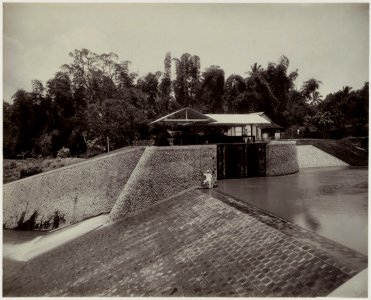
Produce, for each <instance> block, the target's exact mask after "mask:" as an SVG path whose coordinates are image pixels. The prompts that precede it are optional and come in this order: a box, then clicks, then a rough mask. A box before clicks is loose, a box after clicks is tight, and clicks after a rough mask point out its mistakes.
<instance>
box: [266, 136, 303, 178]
mask: <svg viewBox="0 0 371 300" xmlns="http://www.w3.org/2000/svg"><path fill="white" fill-rule="evenodd" d="M298 171H299V164H298V152H297V148H296V142H291V141H279V142H278V141H271V142H270V143H268V144H267V148H266V176H279V175H288V174H293V173H297V172H298Z"/></svg>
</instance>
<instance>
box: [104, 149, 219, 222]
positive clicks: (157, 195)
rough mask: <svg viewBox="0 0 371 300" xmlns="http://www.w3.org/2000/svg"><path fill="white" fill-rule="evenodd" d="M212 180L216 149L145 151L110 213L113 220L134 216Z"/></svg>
mask: <svg viewBox="0 0 371 300" xmlns="http://www.w3.org/2000/svg"><path fill="white" fill-rule="evenodd" d="M207 169H209V170H210V171H211V172H214V176H215V177H216V145H202V146H201V145H197V146H171V147H147V148H146V150H145V151H144V153H143V155H142V157H141V159H140V161H139V162H138V165H137V167H136V168H135V170H134V172H133V173H132V175H131V177H130V179H129V180H128V182H127V183H126V185H125V187H124V189H123V191H122V192H121V194H120V196H119V197H118V199H117V202H116V204H115V206H114V207H113V208H112V211H111V214H110V215H111V218H112V219H113V220H115V219H118V218H122V217H125V216H127V215H131V214H135V213H137V212H139V211H142V210H144V209H146V208H148V207H151V206H153V205H154V204H156V203H157V202H160V201H162V200H164V199H166V198H168V197H170V196H173V195H175V194H177V193H179V192H181V191H183V190H185V189H188V188H190V187H193V186H199V185H200V184H201V183H202V180H203V179H204V176H203V175H202V173H203V172H205V171H206V170H207Z"/></svg>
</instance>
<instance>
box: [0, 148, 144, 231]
mask: <svg viewBox="0 0 371 300" xmlns="http://www.w3.org/2000/svg"><path fill="white" fill-rule="evenodd" d="M143 152H144V147H137V148H134V149H133V148H132V149H130V150H122V151H120V152H118V153H114V154H111V155H106V156H103V157H98V158H93V159H89V160H87V161H85V162H82V163H78V164H74V165H71V166H67V167H63V168H60V169H57V170H53V171H50V172H46V173H42V174H38V175H35V176H31V177H28V178H25V179H21V180H18V181H14V182H12V183H8V184H5V185H4V186H3V225H4V226H5V227H6V228H15V227H17V225H18V222H19V221H20V220H21V219H22V215H23V221H27V220H29V219H30V218H31V216H32V215H34V216H36V218H35V220H34V225H35V226H39V225H45V228H42V229H49V227H50V226H52V224H53V221H54V218H55V216H56V212H58V216H59V219H60V220H59V225H63V224H65V225H67V224H72V223H75V222H78V221H81V220H83V219H86V218H89V217H92V216H96V215H99V214H101V213H106V212H109V211H110V210H111V209H112V207H113V205H114V204H115V202H116V200H117V197H118V196H119V195H120V192H121V191H122V189H123V188H124V186H125V183H126V182H127V180H128V179H129V177H130V175H131V173H132V171H133V169H134V168H135V166H136V165H137V162H138V161H139V159H140V157H141V156H142V153H143ZM35 212H36V214H37V215H35V214H34V213H35ZM48 222H49V225H48ZM35 229H37V227H36V228H35Z"/></svg>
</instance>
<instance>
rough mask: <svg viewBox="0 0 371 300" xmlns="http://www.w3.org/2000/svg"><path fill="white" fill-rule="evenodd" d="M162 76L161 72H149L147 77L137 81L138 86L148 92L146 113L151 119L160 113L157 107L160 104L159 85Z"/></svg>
mask: <svg viewBox="0 0 371 300" xmlns="http://www.w3.org/2000/svg"><path fill="white" fill-rule="evenodd" d="M160 76H161V73H160V72H157V74H153V73H148V74H147V75H146V76H145V77H143V78H140V79H139V80H138V82H137V87H138V88H139V89H141V90H142V92H144V93H145V94H147V97H145V98H146V101H147V103H146V104H145V105H142V106H145V109H146V114H147V117H148V118H149V119H154V117H155V116H156V115H157V114H158V113H159V109H158V107H157V104H158V86H159V77H160Z"/></svg>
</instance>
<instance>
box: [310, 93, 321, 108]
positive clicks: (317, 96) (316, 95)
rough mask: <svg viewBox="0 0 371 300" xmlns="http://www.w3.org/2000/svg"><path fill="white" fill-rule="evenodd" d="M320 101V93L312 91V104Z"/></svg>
mask: <svg viewBox="0 0 371 300" xmlns="http://www.w3.org/2000/svg"><path fill="white" fill-rule="evenodd" d="M321 101H322V95H321V94H320V93H319V92H318V91H314V92H313V93H312V102H311V104H312V105H318V104H319V103H320V102H321Z"/></svg>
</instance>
